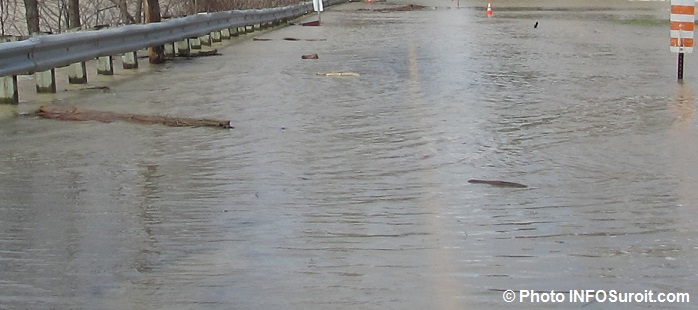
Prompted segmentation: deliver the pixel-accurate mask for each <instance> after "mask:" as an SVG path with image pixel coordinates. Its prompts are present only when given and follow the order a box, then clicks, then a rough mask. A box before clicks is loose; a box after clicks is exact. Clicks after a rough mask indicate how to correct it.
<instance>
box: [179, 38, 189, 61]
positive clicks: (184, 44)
mask: <svg viewBox="0 0 698 310" xmlns="http://www.w3.org/2000/svg"><path fill="white" fill-rule="evenodd" d="M190 54H191V49H190V48H189V39H184V40H182V41H179V42H177V55H179V56H183V57H187V56H189V55H190Z"/></svg>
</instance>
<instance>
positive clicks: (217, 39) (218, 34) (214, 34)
mask: <svg viewBox="0 0 698 310" xmlns="http://www.w3.org/2000/svg"><path fill="white" fill-rule="evenodd" d="M220 41H221V32H220V31H214V32H212V33H211V42H213V43H218V42H220Z"/></svg>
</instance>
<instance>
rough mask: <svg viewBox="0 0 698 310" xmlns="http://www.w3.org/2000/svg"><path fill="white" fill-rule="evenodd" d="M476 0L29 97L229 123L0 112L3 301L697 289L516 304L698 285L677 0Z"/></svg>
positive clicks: (478, 300)
mask: <svg viewBox="0 0 698 310" xmlns="http://www.w3.org/2000/svg"><path fill="white" fill-rule="evenodd" d="M460 2H462V3H460V5H461V6H462V7H461V8H460V9H458V8H456V5H458V4H457V3H456V2H455V1H442V0H440V1H431V2H429V1H422V2H421V3H423V4H429V5H432V6H437V7H438V8H437V9H433V10H425V11H414V12H386V13H379V12H372V11H359V10H358V9H362V8H363V9H374V8H379V7H384V6H386V5H387V4H385V3H375V4H368V3H350V4H347V5H341V6H336V7H332V8H328V9H327V11H326V12H324V13H323V14H322V21H323V23H324V25H323V26H321V27H301V26H289V27H286V28H281V29H277V30H274V31H270V32H266V33H262V34H258V37H260V38H268V39H272V40H270V41H253V40H252V39H251V37H246V38H242V39H238V40H237V41H236V42H235V43H232V44H228V45H225V46H221V47H219V51H220V52H221V53H222V54H223V56H218V57H206V58H197V59H190V60H184V59H178V60H177V61H174V62H171V63H168V64H167V65H164V66H163V67H161V68H160V69H157V70H153V69H147V70H146V69H143V72H142V74H139V75H129V76H126V77H122V78H121V79H119V80H118V81H114V82H112V83H109V84H108V86H109V87H110V89H109V90H75V91H59V94H57V95H55V96H51V97H42V96H38V98H39V99H36V100H25V101H24V102H22V103H21V104H20V106H19V107H18V108H17V109H18V111H19V112H21V111H23V110H31V109H33V108H34V107H35V106H37V105H38V104H46V102H47V101H48V102H51V103H52V104H55V105H77V106H82V107H86V108H92V109H103V110H112V111H122V112H123V111H126V112H133V113H147V114H165V115H178V116H190V117H216V118H224V119H230V120H231V121H232V123H233V125H234V126H235V129H232V130H217V129H210V128H195V129H189V128H167V127H163V126H143V125H134V124H127V123H119V122H116V123H111V124H101V123H93V122H84V123H71V122H60V121H51V120H40V119H36V118H34V117H30V116H7V115H5V116H3V117H2V118H1V119H0V199H1V200H0V201H1V202H0V309H202V308H204V309H483V308H494V309H499V308H501V309H518V308H555V309H559V308H566V309H577V308H584V309H606V308H608V307H617V306H626V307H627V308H647V307H660V308H691V307H690V306H691V304H656V303H655V304H651V303H631V304H622V305H620V304H610V303H609V302H605V303H604V302H601V301H593V300H592V301H589V302H575V303H572V302H569V297H567V302H566V303H562V304H532V303H530V302H528V301H525V302H522V303H519V302H518V300H517V301H516V302H514V304H509V303H506V302H504V301H503V299H502V293H503V292H504V291H505V290H514V291H515V292H518V291H519V290H538V291H546V292H549V291H550V290H556V291H564V292H567V291H569V290H612V289H615V290H617V291H621V292H644V291H645V290H652V291H653V292H654V293H655V296H657V295H656V294H658V293H674V292H687V293H691V294H693V296H691V297H693V299H692V300H691V302H692V304H695V302H696V300H695V299H698V295H696V294H698V292H696V291H695V288H696V287H697V286H698V259H696V257H698V228H696V225H695V224H694V220H695V218H696V217H698V121H696V116H695V106H696V104H695V94H696V92H697V91H698V61H696V60H695V59H696V58H695V57H694V55H693V54H688V55H687V56H686V73H685V75H686V79H685V81H684V83H683V84H679V83H677V82H676V55H675V54H672V53H671V52H669V47H668V43H669V38H668V32H669V31H668V23H667V22H666V20H667V19H668V11H667V8H668V5H669V4H668V2H628V1H597V2H593V1H592V2H587V1H498V2H497V3H495V4H494V15H493V16H492V17H490V18H487V17H486V16H485V12H484V7H485V4H486V2H484V1H481V2H472V1H460ZM403 3H406V2H403ZM448 7H451V8H448ZM536 22H538V27H537V28H534V24H535V23H536ZM284 37H295V38H300V39H313V40H316V41H285V40H282V39H283V38H284ZM310 53H317V54H318V55H319V56H320V59H318V60H301V58H300V56H301V55H303V54H310ZM145 67H147V66H145ZM117 71H119V70H117ZM327 72H356V73H359V74H360V76H358V77H350V76H346V77H328V76H320V75H317V74H316V73H327ZM104 81H105V80H104V79H101V80H100V79H94V82H93V83H103V82H104ZM107 81H108V80H107ZM20 96H22V95H20ZM3 109H4V110H7V109H12V108H7V107H5V108H3ZM16 112H17V111H15V112H11V113H5V114H13V113H16ZM473 178H477V179H492V180H503V181H511V182H519V183H524V184H526V185H528V188H525V189H520V188H501V187H491V186H489V185H486V184H470V183H468V182H467V181H468V180H469V179H473ZM512 307H513V308H512Z"/></svg>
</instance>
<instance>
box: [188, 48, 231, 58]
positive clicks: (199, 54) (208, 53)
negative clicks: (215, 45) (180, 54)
mask: <svg viewBox="0 0 698 310" xmlns="http://www.w3.org/2000/svg"><path fill="white" fill-rule="evenodd" d="M221 55H223V54H221V53H219V52H218V50H217V49H214V50H210V51H200V52H196V53H191V54H189V56H187V57H206V56H221Z"/></svg>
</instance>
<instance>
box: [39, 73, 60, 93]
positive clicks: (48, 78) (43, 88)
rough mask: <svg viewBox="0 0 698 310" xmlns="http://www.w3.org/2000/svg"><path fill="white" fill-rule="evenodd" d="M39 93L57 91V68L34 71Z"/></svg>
mask: <svg viewBox="0 0 698 310" xmlns="http://www.w3.org/2000/svg"><path fill="white" fill-rule="evenodd" d="M34 79H35V80H36V92H37V93H55V92H56V69H51V70H46V71H42V72H36V73H34Z"/></svg>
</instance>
